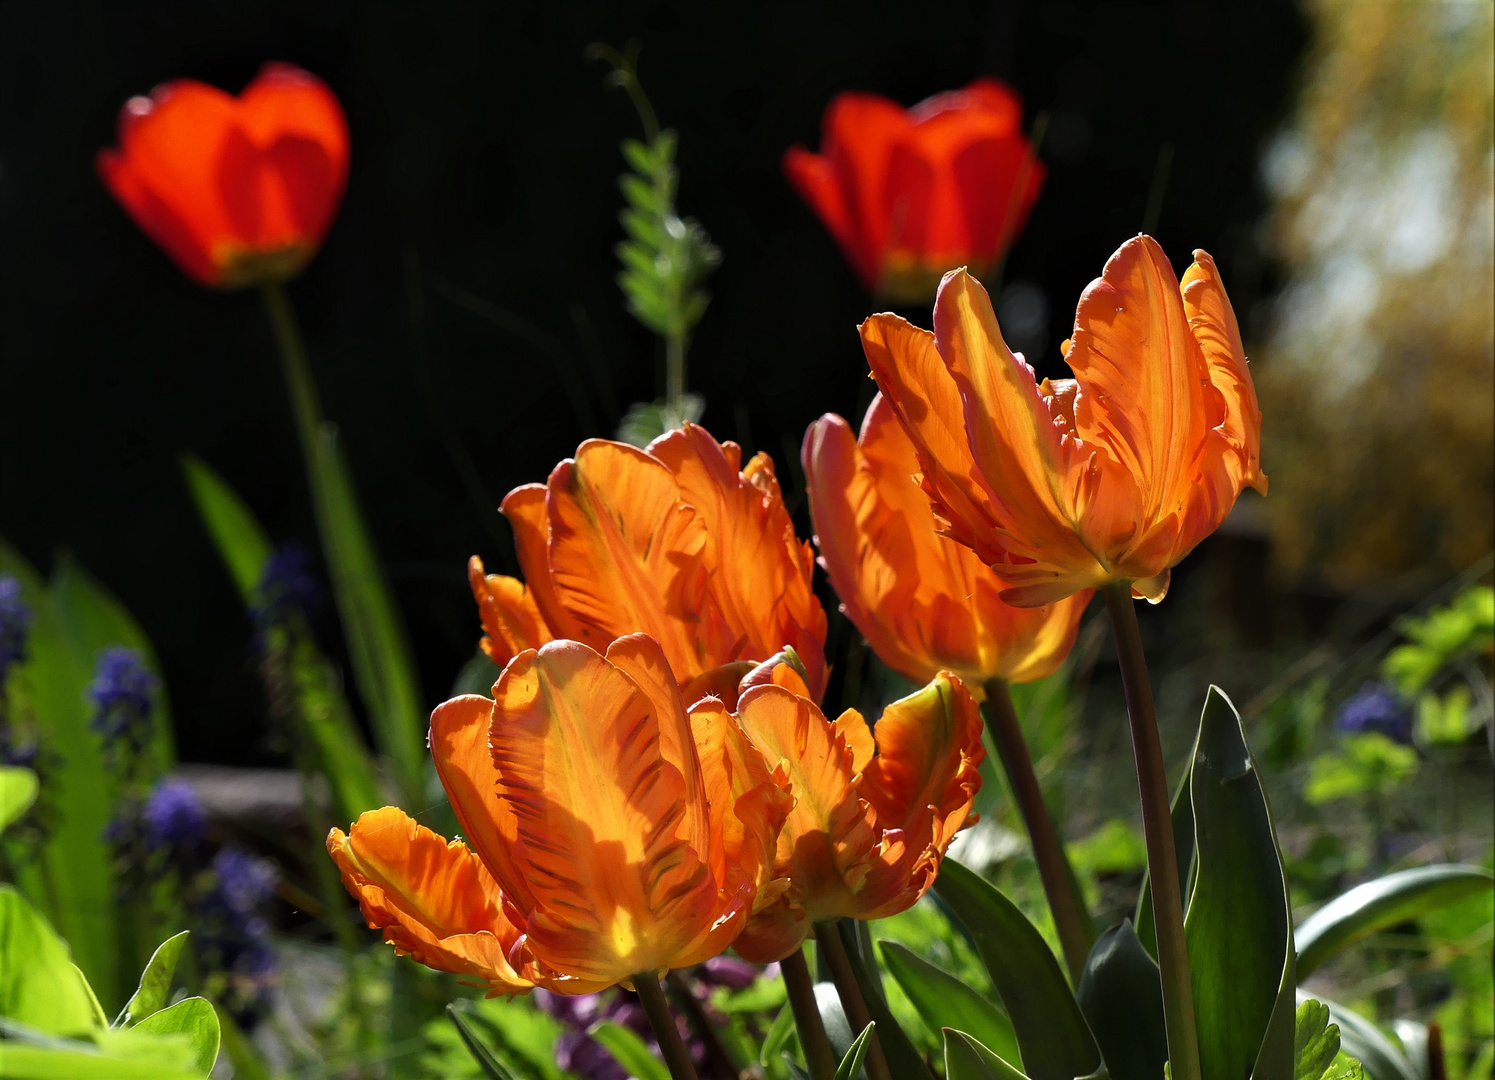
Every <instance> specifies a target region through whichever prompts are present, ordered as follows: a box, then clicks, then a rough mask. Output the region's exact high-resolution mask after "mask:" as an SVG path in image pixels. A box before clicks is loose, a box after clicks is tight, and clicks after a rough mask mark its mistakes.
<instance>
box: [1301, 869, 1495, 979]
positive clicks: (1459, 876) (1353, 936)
mask: <svg viewBox="0 0 1495 1080" xmlns="http://www.w3.org/2000/svg"><path fill="white" fill-rule="evenodd" d="M1492 888H1495V877H1492V876H1491V874H1490V872H1489V871H1488V870H1484V869H1482V868H1481V867H1478V866H1457V865H1447V864H1445V865H1438V866H1421V867H1417V868H1416V869H1413V870H1400V871H1398V872H1396V873H1394V874H1387V875H1386V876H1384V877H1379V878H1376V879H1375V880H1373V881H1367V882H1365V883H1364V884H1363V885H1357V886H1355V888H1353V889H1351V890H1349V891H1348V892H1346V893H1343V894H1341V895H1340V896H1337V897H1335V898H1334V899H1333V900H1331V901H1329V902H1328V903H1327V904H1325V905H1324V906H1323V907H1321V908H1319V909H1318V910H1317V911H1316V912H1314V913H1313V914H1312V915H1310V916H1309V917H1308V918H1306V919H1304V920H1303V922H1302V924H1301V925H1300V926H1299V927H1298V928H1297V931H1296V938H1297V944H1298V978H1299V979H1300V980H1302V979H1305V978H1307V977H1308V976H1309V975H1310V974H1311V973H1312V972H1314V971H1315V970H1317V969H1318V967H1319V966H1320V965H1321V964H1323V963H1324V961H1326V960H1328V959H1329V958H1330V957H1332V956H1334V955H1335V954H1337V953H1339V952H1341V951H1343V950H1344V949H1346V948H1348V947H1349V946H1351V945H1353V944H1354V943H1355V942H1357V941H1359V940H1361V939H1362V938H1365V937H1369V936H1370V935H1371V934H1374V933H1377V932H1378V931H1381V930H1385V929H1387V928H1388V927H1392V926H1396V925H1397V924H1398V923H1404V922H1408V921H1410V920H1412V919H1415V918H1417V916H1419V915H1423V914H1425V913H1427V912H1429V911H1433V910H1435V909H1436V908H1440V907H1444V906H1446V905H1448V904H1454V903H1457V902H1458V901H1460V900H1463V899H1465V898H1466V897H1470V896H1474V895H1476V894H1478V893H1483V892H1489V891H1490V890H1491V889H1492Z"/></svg>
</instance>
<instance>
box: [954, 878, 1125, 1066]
mask: <svg viewBox="0 0 1495 1080" xmlns="http://www.w3.org/2000/svg"><path fill="white" fill-rule="evenodd" d="M934 888H935V892H937V893H938V894H939V897H940V899H941V900H943V901H944V902H945V903H946V904H947V905H949V907H950V909H951V910H952V911H953V912H954V913H955V915H956V917H957V918H959V919H960V921H961V922H962V923H964V924H965V927H966V929H967V930H968V931H969V932H970V935H971V940H972V941H973V942H974V943H975V946H976V951H977V953H978V954H979V955H980V957H981V961H982V963H984V964H985V965H986V970H987V971H988V972H989V973H990V974H991V981H992V985H993V986H994V987H995V988H996V991H997V994H998V995H999V996H1000V997H1001V998H1002V1003H1003V1005H1005V1006H1006V1007H1007V1015H1008V1017H1010V1018H1011V1020H1012V1028H1013V1031H1014V1032H1016V1034H1017V1043H1018V1046H1019V1047H1020V1048H1021V1050H1022V1059H1023V1067H1024V1069H1025V1071H1026V1072H1027V1074H1028V1075H1029V1076H1030V1077H1032V1078H1033V1080H1074V1078H1075V1077H1077V1076H1088V1075H1089V1074H1091V1073H1093V1072H1094V1071H1095V1070H1096V1069H1097V1068H1098V1067H1099V1066H1100V1063H1101V1056H1100V1050H1099V1049H1098V1048H1097V1047H1096V1045H1095V1039H1094V1037H1093V1036H1092V1035H1091V1034H1090V1028H1089V1026H1088V1025H1087V1024H1086V1023H1085V1017H1084V1016H1083V1015H1082V1014H1081V1012H1080V1006H1079V1003H1078V1002H1077V1001H1076V1000H1075V996H1074V994H1073V992H1072V991H1071V990H1070V988H1069V983H1068V981H1067V980H1066V979H1065V977H1064V972H1063V971H1062V970H1061V969H1060V967H1059V962H1058V961H1057V960H1056V959H1055V958H1054V953H1053V951H1052V950H1051V949H1050V948H1049V945H1048V942H1046V941H1045V940H1044V939H1043V935H1042V934H1040V933H1039V932H1038V930H1037V928H1036V927H1034V925H1033V924H1032V923H1031V922H1029V921H1028V917H1027V916H1026V915H1024V914H1023V913H1022V912H1021V911H1019V910H1018V908H1017V907H1016V905H1014V904H1013V903H1012V901H1010V900H1008V899H1007V898H1006V897H1005V896H1003V895H1002V894H1001V893H1000V892H999V891H998V890H997V889H996V888H995V887H993V886H992V885H990V884H988V883H987V882H986V881H984V880H982V878H981V877H980V876H979V875H977V874H976V873H974V872H973V871H971V870H969V869H967V868H966V867H964V866H962V865H961V864H960V863H958V862H956V861H955V860H953V859H946V860H945V862H944V864H943V866H942V867H941V869H940V876H939V877H938V878H937V879H936V880H935V883H934Z"/></svg>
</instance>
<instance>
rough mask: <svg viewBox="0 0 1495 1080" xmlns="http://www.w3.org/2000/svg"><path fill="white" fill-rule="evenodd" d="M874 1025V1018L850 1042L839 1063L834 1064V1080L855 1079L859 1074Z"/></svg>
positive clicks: (870, 1043) (875, 1025) (870, 1042)
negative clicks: (849, 1046) (849, 1047)
mask: <svg viewBox="0 0 1495 1080" xmlns="http://www.w3.org/2000/svg"><path fill="white" fill-rule="evenodd" d="M876 1027H877V1021H875V1020H874V1021H872V1022H870V1023H869V1024H868V1025H867V1026H866V1027H864V1028H863V1029H862V1033H861V1034H860V1035H858V1036H857V1037H856V1041H855V1042H853V1043H852V1044H851V1049H849V1050H847V1051H846V1056H845V1057H843V1058H842V1059H841V1064H840V1065H837V1066H836V1080H855V1078H856V1077H858V1076H860V1075H861V1072H862V1061H863V1059H864V1058H866V1056H867V1047H869V1046H870V1045H872V1032H873V1031H874V1030H875V1029H876Z"/></svg>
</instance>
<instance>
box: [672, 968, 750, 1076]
mask: <svg viewBox="0 0 1495 1080" xmlns="http://www.w3.org/2000/svg"><path fill="white" fill-rule="evenodd" d="M664 982H665V985H666V986H668V987H669V988H670V993H671V995H673V996H674V998H675V1005H676V1006H677V1007H678V1008H679V1009H680V1011H681V1012H683V1013H684V1014H685V1018H686V1019H687V1020H689V1021H690V1027H691V1030H692V1031H694V1032H695V1033H696V1038H698V1039H700V1040H701V1044H702V1045H703V1046H705V1048H706V1061H707V1062H708V1063H709V1064H710V1065H711V1071H712V1072H715V1073H720V1074H721V1075H722V1076H737V1075H738V1074H739V1073H741V1072H742V1070H741V1069H740V1068H739V1067H738V1065H737V1062H736V1061H734V1060H732V1052H731V1051H730V1050H728V1049H727V1043H726V1040H725V1039H723V1038H722V1033H721V1031H720V1030H718V1029H717V1026H716V1021H714V1020H712V1019H711V1016H710V1014H709V1013H707V1012H706V1007H705V1006H704V1005H702V1004H701V1003H700V1001H699V1000H697V999H696V995H695V994H694V993H692V992H691V989H690V983H688V982H687V981H686V979H685V976H684V975H682V974H681V973H680V972H679V971H671V972H669V973H667V974H666V975H665V977H664Z"/></svg>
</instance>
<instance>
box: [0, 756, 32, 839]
mask: <svg viewBox="0 0 1495 1080" xmlns="http://www.w3.org/2000/svg"><path fill="white" fill-rule="evenodd" d="M40 792H41V783H40V781H38V780H37V778H36V773H34V772H32V771H31V770H30V769H23V768H21V767H20V766H19V765H5V766H0V832H4V831H5V830H6V829H8V828H9V827H10V826H11V825H12V824H14V823H15V822H17V821H19V820H20V819H21V817H22V816H23V815H24V814H25V813H26V811H27V810H30V809H31V807H32V806H33V805H34V804H35V802H36V796H37V795H38V794H39V793H40Z"/></svg>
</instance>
